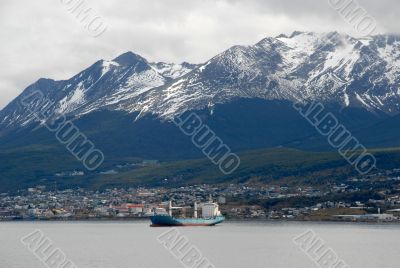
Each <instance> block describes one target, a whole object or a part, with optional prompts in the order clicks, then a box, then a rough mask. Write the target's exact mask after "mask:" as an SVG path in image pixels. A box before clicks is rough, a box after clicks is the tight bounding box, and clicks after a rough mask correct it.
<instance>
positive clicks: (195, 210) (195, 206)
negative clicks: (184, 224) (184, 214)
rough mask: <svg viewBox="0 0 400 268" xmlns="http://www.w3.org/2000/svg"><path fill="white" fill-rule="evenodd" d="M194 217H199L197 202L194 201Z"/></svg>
mask: <svg viewBox="0 0 400 268" xmlns="http://www.w3.org/2000/svg"><path fill="white" fill-rule="evenodd" d="M193 218H195V219H197V203H196V201H194V213H193Z"/></svg>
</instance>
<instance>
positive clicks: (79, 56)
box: [0, 0, 400, 109]
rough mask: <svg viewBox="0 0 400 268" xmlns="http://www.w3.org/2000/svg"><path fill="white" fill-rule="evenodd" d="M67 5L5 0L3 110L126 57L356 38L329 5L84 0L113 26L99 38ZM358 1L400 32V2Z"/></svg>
mask: <svg viewBox="0 0 400 268" xmlns="http://www.w3.org/2000/svg"><path fill="white" fill-rule="evenodd" d="M68 1H77V0H38V1H32V0H1V1H0V27H1V30H0V34H1V35H0V38H1V39H0V41H1V42H0V56H1V66H2V68H1V72H0V109H1V108H3V107H4V106H5V105H6V104H7V103H9V102H10V101H11V100H12V99H13V98H15V97H16V96H17V95H18V94H20V93H21V92H22V90H23V89H25V88H26V87H27V86H28V85H29V84H31V83H33V82H35V81H36V80H37V79H39V78H41V77H45V78H52V79H57V80H60V79H68V78H69V77H71V76H72V75H74V74H76V73H78V72H79V71H81V70H82V69H84V68H86V67H88V66H90V65H91V64H92V63H94V62H95V61H97V60H99V59H113V58H115V57H116V56H117V55H119V54H121V53H123V52H125V51H133V52H135V53H138V54H140V55H142V56H143V57H145V58H147V59H148V60H150V61H166V62H182V61H188V62H193V63H201V62H205V61H206V60H208V59H209V58H210V57H212V56H214V55H216V54H218V53H220V52H222V51H223V50H225V49H227V48H229V47H230V46H232V45H237V44H243V45H250V44H254V43H256V42H257V41H259V40H260V39H262V38H264V37H266V36H276V35H279V34H280V33H286V34H290V33H291V32H293V31H294V30H301V31H317V32H327V31H334V30H335V31H339V32H344V33H347V34H351V35H352V34H354V30H353V28H352V25H350V24H348V23H347V22H346V21H344V20H343V19H342V17H341V16H340V15H339V14H338V13H337V12H336V11H335V10H334V9H332V8H331V6H330V5H329V2H328V1H329V0H246V1H245V0H241V1H239V0H221V1H219V0H120V1H118V0H103V1H100V0H84V1H85V4H86V5H87V6H89V7H91V8H93V9H94V10H96V11H97V12H98V14H100V15H101V16H102V18H103V20H104V22H105V23H106V25H107V29H106V31H105V32H104V33H103V34H102V35H100V36H99V37H93V36H92V35H90V34H89V33H88V32H87V31H86V30H85V29H84V27H83V25H82V24H81V23H80V22H79V21H78V20H77V19H76V18H75V17H74V15H73V14H71V13H70V11H68V10H67V7H66V5H65V3H66V2H68ZM330 1H338V0H330ZM339 1H341V0H339ZM358 2H359V3H360V4H361V5H362V6H363V7H364V8H365V9H366V10H367V11H368V12H369V14H371V16H373V17H374V18H375V19H376V21H377V24H378V32H380V33H387V32H391V33H396V32H399V30H400V27H399V22H400V20H399V19H398V16H399V15H398V14H400V2H399V1H398V0H379V1H378V0H358Z"/></svg>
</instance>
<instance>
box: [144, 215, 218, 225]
mask: <svg viewBox="0 0 400 268" xmlns="http://www.w3.org/2000/svg"><path fill="white" fill-rule="evenodd" d="M150 220H151V225H150V226H152V227H163V226H214V225H216V224H219V223H221V222H223V221H224V220H225V217H223V216H218V217H215V218H211V219H201V218H200V219H199V218H186V219H178V218H174V217H171V216H169V215H155V216H151V217H150Z"/></svg>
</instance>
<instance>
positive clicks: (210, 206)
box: [202, 203, 221, 219]
mask: <svg viewBox="0 0 400 268" xmlns="http://www.w3.org/2000/svg"><path fill="white" fill-rule="evenodd" d="M202 216H203V218H205V219H208V218H214V217H217V216H221V212H220V211H219V206H218V204H217V203H204V204H203V207H202Z"/></svg>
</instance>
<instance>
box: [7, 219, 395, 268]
mask: <svg viewBox="0 0 400 268" xmlns="http://www.w3.org/2000/svg"><path fill="white" fill-rule="evenodd" d="M35 229H40V230H42V231H43V232H44V233H45V234H46V235H47V236H48V237H49V238H51V240H52V241H53V243H54V244H55V245H56V246H57V247H58V248H60V249H62V250H63V251H64V252H65V253H66V254H67V257H68V258H69V259H71V260H72V261H73V262H74V263H75V264H76V266H77V267H78V268H94V267H96V268H113V267H116V268H128V267H129V268H132V267H140V268H143V267H151V268H155V267H163V268H165V267H184V266H183V265H182V264H181V263H180V262H179V261H178V260H176V259H175V258H174V257H173V256H172V255H171V253H170V252H169V251H168V250H166V249H165V248H164V247H163V246H162V245H160V244H159V243H158V242H157V240H156V238H157V236H158V235H159V234H161V233H163V232H165V231H167V230H168V228H150V227H148V222H147V221H143V222H67V223H60V222H50V223H49V222H45V223H43V222H19V223H0V268H43V267H46V266H45V265H44V264H43V263H42V262H40V261H39V260H38V259H37V258H36V257H35V256H34V255H32V253H31V252H30V251H29V250H28V249H27V248H26V247H25V246H24V245H22V244H21V242H20V237H22V236H24V235H26V234H28V233H30V232H32V231H33V230H35ZM307 229H312V230H314V231H315V232H316V233H317V234H318V236H319V237H321V238H322V239H323V240H324V241H325V243H326V244H327V246H329V247H331V248H332V249H334V250H335V251H336V253H337V254H338V255H339V256H340V258H341V259H343V260H345V262H346V263H347V264H348V265H349V266H350V267H352V268H354V267H360V268H378V267H379V268H384V267H398V264H399V260H398V258H399V256H400V255H399V254H400V226H397V225H374V224H370V225H368V224H330V223H324V224H315V223H265V222H264V223H260V222H226V223H224V224H222V225H220V226H216V227H196V228H188V227H186V228H179V231H180V232H181V233H182V234H184V235H185V236H187V237H188V238H189V240H190V242H191V243H192V244H193V245H196V246H197V247H198V248H199V249H200V251H201V252H202V253H203V255H204V256H206V257H207V258H208V259H209V260H210V261H211V262H212V263H213V264H214V265H215V266H216V267H217V268H220V267H229V268H233V267H240V268H243V267H246V268H256V267H263V268H265V267H271V268H279V267H282V268H288V267H298V268H310V267H317V265H316V264H315V263H314V262H313V261H312V260H310V259H309V258H308V257H307V256H306V255H305V254H304V253H303V252H302V251H301V250H300V249H299V248H298V247H297V246H296V245H295V244H293V242H292V238H293V237H295V236H296V235H298V234H300V233H302V232H304V231H306V230H307Z"/></svg>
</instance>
